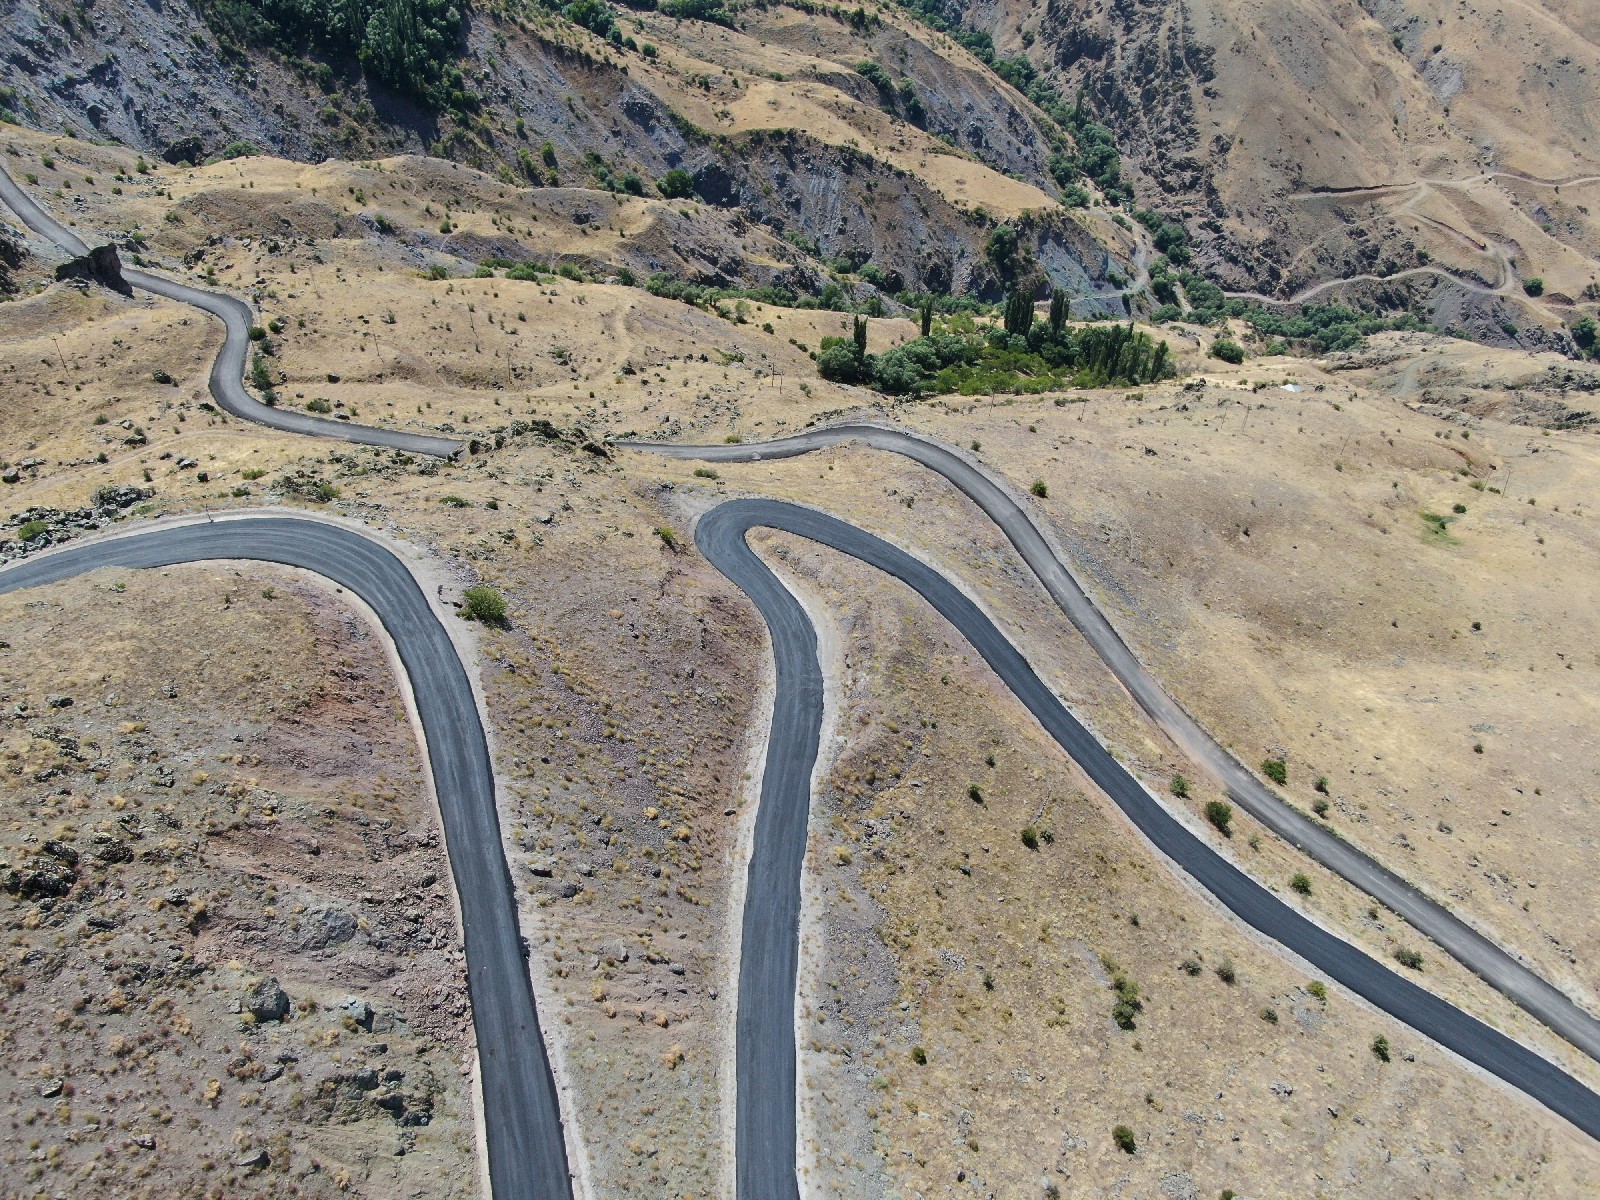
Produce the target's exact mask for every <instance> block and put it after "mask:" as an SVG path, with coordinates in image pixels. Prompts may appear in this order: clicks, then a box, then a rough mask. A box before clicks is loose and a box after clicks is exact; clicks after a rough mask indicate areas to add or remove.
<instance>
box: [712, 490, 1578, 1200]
mask: <svg viewBox="0 0 1600 1200" xmlns="http://www.w3.org/2000/svg"><path fill="white" fill-rule="evenodd" d="M757 526H762V527H766V528H769V529H779V530H783V531H785V532H788V533H793V534H797V535H798V536H800V537H803V538H808V539H810V540H811V541H813V542H817V543H819V544H820V545H823V546H828V547H831V548H833V549H835V550H838V551H841V552H842V553H845V554H848V555H851V556H852V557H854V558H857V559H860V560H861V561H862V562H865V563H868V564H870V565H871V566H874V567H877V568H878V569H879V570H881V571H884V572H886V573H887V574H889V575H891V576H893V577H894V578H896V579H899V580H901V581H902V582H904V583H906V584H908V585H909V586H910V587H911V588H912V589H913V590H915V591H916V592H917V593H918V594H919V595H920V596H922V598H923V599H924V600H926V601H927V602H928V603H929V604H930V605H932V606H933V608H934V609H935V611H937V612H938V613H939V614H940V615H941V616H942V617H944V618H945V619H946V620H947V621H949V622H950V624H951V625H953V626H954V627H955V628H956V630H957V631H958V632H960V634H961V635H962V636H963V637H965V638H966V639H967V641H968V642H970V643H971V644H972V647H973V649H975V650H976V651H977V652H978V653H979V654H981V655H982V656H983V659H984V661H985V662H987V663H988V664H989V666H990V667H992V668H993V669H994V671H995V673H996V674H997V675H998V676H999V677H1000V679H1001V681H1002V682H1003V683H1005V685H1006V686H1007V687H1008V688H1010V689H1011V691H1012V693H1013V694H1014V695H1015V696H1016V697H1017V699H1018V700H1020V701H1021V702H1022V703H1023V704H1024V705H1025V706H1026V707H1027V709H1028V711H1029V712H1031V713H1032V714H1033V715H1034V717H1035V718H1036V719H1037V720H1038V721H1039V723H1040V724H1041V725H1043V726H1044V728H1045V731H1046V732H1048V733H1049V734H1050V736H1051V737H1053V738H1054V739H1055V740H1056V741H1057V743H1059V744H1060V746H1061V747H1062V749H1064V750H1065V751H1066V752H1067V753H1068V754H1069V755H1070V756H1071V757H1072V759H1073V760H1074V761H1075V762H1076V763H1077V764H1078V765H1079V766H1080V767H1082V768H1083V770H1084V772H1085V773H1086V774H1087V775H1088V776H1089V778H1090V779H1092V780H1093V781H1094V782H1095V783H1096V784H1097V785H1098V786H1099V787H1100V788H1101V789H1102V790H1103V791H1104V792H1105V793H1106V795H1108V796H1109V797H1110V798H1111V799H1112V801H1113V802H1114V803H1116V805H1117V806H1118V807H1119V808H1120V809H1122V811H1123V813H1125V814H1126V815H1127V817H1128V819H1129V820H1131V821H1132V822H1133V823H1134V825H1136V826H1137V827H1138V829H1139V831H1140V832H1141V833H1143V834H1144V835H1145V836H1146V837H1147V838H1149V839H1150V841H1151V842H1152V843H1154V845H1155V846H1156V848H1157V849H1158V850H1160V851H1161V853H1162V854H1164V855H1166V856H1167V857H1168V858H1169V859H1170V860H1171V861H1172V862H1173V863H1175V864H1176V865H1177V866H1178V867H1179V868H1180V869H1181V870H1183V871H1185V872H1186V873H1187V874H1188V875H1189V876H1190V877H1191V878H1193V879H1194V881H1195V882H1196V883H1198V884H1199V885H1200V886H1201V887H1202V888H1204V889H1205V890H1206V891H1208V892H1210V893H1211V895H1213V896H1214V897H1216V898H1217V900H1219V901H1220V902H1221V903H1222V904H1223V905H1225V906H1226V907H1227V908H1228V909H1229V911H1231V912H1232V913H1234V914H1235V915H1236V916H1237V917H1239V918H1240V919H1241V920H1243V921H1244V922H1245V923H1246V924H1248V925H1250V926H1251V927H1252V928H1254V929H1256V930H1258V931H1260V932H1261V933H1263V934H1265V935H1266V936H1267V937H1269V938H1271V939H1272V940H1274V941H1275V942H1278V943H1279V944H1280V945H1282V946H1285V947H1287V948H1288V949H1289V950H1291V951H1293V952H1294V953H1295V954H1298V955H1299V956H1300V957H1301V958H1303V959H1305V960H1306V961H1307V962H1309V963H1311V964H1313V965H1314V966H1316V967H1317V968H1318V969H1319V970H1320V971H1322V972H1323V973H1324V974H1326V975H1327V976H1328V977H1329V978H1330V979H1333V980H1336V981H1337V982H1338V983H1340V984H1342V985H1343V986H1344V987H1346V988H1349V989H1350V990H1351V991H1352V992H1355V993H1356V994H1358V995H1360V996H1362V997H1364V998H1365V999H1367V1000H1368V1001H1369V1002H1371V1003H1372V1004H1374V1005H1376V1006H1377V1007H1378V1008H1380V1009H1382V1010H1383V1011H1384V1012H1386V1013H1388V1014H1389V1015H1390V1016H1392V1017H1394V1018H1396V1019H1397V1020H1399V1021H1401V1022H1403V1023H1405V1024H1407V1025H1409V1026H1411V1027H1412V1028H1413V1029H1415V1030H1417V1031H1418V1032H1420V1033H1423V1034H1425V1035H1426V1036H1428V1037H1430V1038H1432V1039H1433V1040H1434V1041H1436V1042H1438V1043H1439V1044H1441V1045H1443V1046H1445V1047H1447V1048H1448V1049H1450V1050H1452V1051H1454V1052H1455V1053H1456V1054H1459V1055H1460V1056H1461V1057H1462V1058H1464V1059H1466V1060H1467V1061H1469V1062H1472V1063H1475V1064H1477V1065H1478V1066H1480V1067H1482V1068H1483V1069H1484V1070H1486V1071H1489V1072H1490V1073H1492V1074H1494V1075H1496V1076H1498V1077H1499V1078H1500V1079H1502V1080H1504V1081H1505V1082H1507V1083H1509V1084H1511V1085H1512V1086H1513V1087H1515V1088H1517V1089H1518V1090H1520V1091H1522V1092H1525V1093H1526V1094H1528V1095H1529V1096H1531V1097H1533V1098H1534V1099H1535V1100H1538V1101H1539V1102H1540V1103H1541V1104H1543V1105H1545V1106H1546V1107H1547V1108H1549V1109H1551V1110H1552V1111H1553V1112H1555V1113H1558V1114H1559V1115H1561V1116H1563V1117H1565V1118H1566V1119H1567V1120H1569V1121H1571V1122H1572V1123H1573V1124H1574V1125H1576V1126H1577V1127H1578V1128H1580V1129H1582V1130H1583V1131H1584V1132H1585V1133H1587V1134H1589V1135H1590V1136H1591V1137H1595V1138H1600V1096H1597V1095H1595V1093H1594V1092H1592V1091H1590V1090H1589V1089H1588V1088H1587V1087H1585V1086H1584V1085H1583V1084H1582V1083H1580V1082H1578V1081H1577V1080H1576V1079H1574V1078H1573V1077H1572V1076H1570V1075H1568V1074H1567V1073H1566V1072H1564V1071H1562V1070H1561V1069H1560V1068H1559V1067H1557V1066H1555V1065H1554V1064H1553V1063H1551V1062H1550V1061H1549V1060H1548V1059H1545V1058H1542V1057H1540V1056H1539V1055H1538V1054H1535V1053H1534V1052H1533V1051H1531V1050H1529V1049H1528V1048H1527V1047H1525V1046H1523V1045H1521V1044H1520V1043H1518V1042H1515V1041H1513V1040H1512V1039H1511V1038H1508V1037H1507V1036H1506V1035H1504V1034H1502V1033H1500V1032H1498V1031H1497V1030H1495V1029H1492V1028H1490V1027H1489V1026H1488V1025H1486V1024H1484V1023H1483V1022H1482V1021H1479V1020H1477V1019H1476V1018H1474V1017H1471V1016H1469V1015H1467V1014H1466V1013H1464V1012H1462V1011H1461V1010H1460V1009H1458V1008H1456V1007H1454V1006H1453V1005H1451V1004H1448V1003H1446V1002H1445V1001H1444V1000H1441V999H1440V998H1439V997H1437V996H1435V995H1434V994H1433V993H1432V992H1429V991H1427V990H1426V989H1424V988H1421V987H1418V986H1417V985H1416V984H1415V983H1412V982H1411V981H1410V980H1409V979H1407V978H1405V977H1404V976H1402V975H1400V974H1399V973H1397V972H1395V971H1392V970H1390V969H1389V968H1388V967H1386V966H1384V965H1383V964H1382V963H1380V962H1378V961H1377V960H1375V959H1373V958H1371V957H1370V956H1368V955H1367V954H1366V953H1364V952H1363V951H1361V950H1359V949H1357V948H1356V947H1354V946H1352V945H1350V944H1349V943H1348V942H1345V941H1343V940H1342V939H1340V938H1338V937H1335V936H1334V935H1333V934H1331V933H1329V932H1328V931H1327V930H1325V929H1323V928H1321V927H1320V926H1318V925H1316V924H1314V923H1313V922H1311V921H1309V920H1307V919H1306V918H1305V917H1304V916H1302V915H1301V914H1300V913H1299V912H1297V911H1296V910H1295V909H1293V908H1291V907H1290V906H1289V905H1287V904H1285V903H1284V902H1283V901H1282V900H1279V899H1278V898H1277V897H1276V896H1275V895H1273V894H1272V892H1270V891H1269V890H1268V889H1267V888H1265V887H1263V886H1262V885H1261V884H1259V883H1257V882H1256V881H1255V880H1253V879H1251V878H1250V877H1249V876H1248V875H1246V874H1244V872H1242V871H1240V870H1239V869H1238V868H1236V867H1234V866H1233V865H1232V864H1230V863H1229V862H1228V861H1227V860H1226V859H1224V858H1223V857H1222V856H1221V855H1219V854H1217V853H1216V851H1215V850H1213V849H1212V848H1211V847H1210V846H1209V845H1208V844H1207V843H1206V842H1205V841H1204V840H1203V839H1201V838H1200V837H1197V836H1196V835H1195V834H1193V833H1191V832H1190V831H1189V830H1188V829H1187V828H1186V827H1185V826H1183V825H1182V824H1180V823H1179V822H1178V821H1177V820H1176V819H1175V818H1174V817H1173V816H1172V815H1171V814H1169V813H1168V812H1167V810H1166V809H1165V808H1163V807H1162V805H1161V804H1160V803H1159V802H1157V801H1156V800H1155V798H1154V797H1153V796H1151V794H1150V793H1149V792H1148V791H1147V790H1146V789H1145V788H1144V787H1143V786H1142V785H1141V784H1140V783H1139V782H1138V780H1136V779H1135V778H1134V777H1133V776H1132V775H1131V774H1129V773H1128V771H1127V769H1126V768H1124V767H1123V766H1122V764H1121V763H1119V762H1117V760H1116V759H1114V758H1112V757H1111V754H1110V753H1109V752H1108V751H1107V750H1106V749H1105V747H1104V746H1102V745H1101V744H1100V743H1099V742H1098V741H1096V740H1095V738H1094V736H1093V735H1092V734H1090V733H1089V732H1088V731H1087V730H1086V729H1084V727H1083V726H1082V725H1081V724H1079V723H1078V721H1077V720H1076V719H1075V718H1074V717H1073V716H1072V714H1071V713H1070V712H1069V711H1068V710H1067V708H1066V706H1065V705H1064V704H1063V703H1062V702H1061V701H1060V700H1059V699H1058V698H1057V697H1056V696H1055V695H1054V693H1052V692H1051V691H1050V689H1049V688H1048V687H1047V686H1046V685H1045V684H1044V682H1043V681H1042V680H1041V679H1040V678H1039V676H1038V675H1037V674H1036V673H1035V672H1034V670H1033V668H1032V667H1031V666H1030V665H1029V664H1028V662H1027V660H1026V659H1025V658H1023V656H1022V655H1021V653H1019V652H1018V650H1017V649H1016V647H1015V646H1013V645H1012V644H1011V643H1010V642H1009V641H1008V640H1007V639H1006V637H1005V636H1004V635H1003V634H1002V633H1001V632H1000V631H999V630H998V629H997V628H996V627H995V626H994V624H993V622H991V621H990V620H989V618H988V617H987V616H985V615H984V613H983V611H982V610H981V609H979V608H978V606H977V605H976V604H974V603H973V602H972V601H971V600H969V599H968V598H967V597H966V595H965V594H963V593H962V592H961V591H960V590H959V589H958V588H957V587H956V586H955V585H954V584H952V583H951V582H950V581H949V580H948V579H946V578H945V577H944V576H943V575H941V574H940V573H939V572H938V571H937V570H935V569H934V568H932V567H930V566H928V565H927V564H926V563H923V562H919V561H918V560H917V559H914V558H912V557H911V556H910V555H909V554H907V553H905V552H904V551H903V550H899V549H897V548H896V547H894V546H891V545H890V544H889V543H887V542H885V541H883V540H881V539H880V538H876V537H874V536H872V535H871V534H869V533H866V532H864V531H863V530H861V529H858V528H857V527H856V526H854V525H850V524H847V523H846V522H844V521H840V520H839V519H837V518H835V517H830V516H827V515H825V514H823V513H820V512H817V511H816V510H814V509H809V508H801V507H799V506H797V505H793V504H788V503H785V502H783V501H779V500H732V501H729V502H728V503H726V504H722V505H719V506H718V507H717V508H714V509H712V510H711V511H710V512H709V513H707V514H706V515H705V516H703V517H701V518H700V520H699V522H698V524H697V525H696V528H695V545H696V546H698V547H699V548H700V551H701V553H703V554H704V555H705V556H706V558H707V559H708V560H710V562H711V563H712V564H713V565H715V566H716V567H717V569H718V570H720V571H721V572H722V573H723V574H724V575H726V576H727V577H728V578H729V579H730V580H732V581H733V583H734V584H735V585H737V586H738V587H739V588H740V589H741V590H742V591H744V592H745V593H746V594H747V595H748V596H749V597H750V598H751V599H752V600H753V601H754V602H755V604H756V606H757V608H758V609H760V611H761V614H762V616H763V618H765V620H766V622H767V627H768V629H769V631H770V632H771V637H772V647H773V657H774V660H775V663H776V667H777V687H776V700H775V705H774V709H773V717H772V732H771V738H770V741H769V743H768V749H767V760H766V768H765V771H764V773H763V776H762V781H761V808H760V811H759V813H758V814H757V817H756V833H755V846H754V849H753V851H752V856H751V861H750V868H749V888H748V891H747V892H746V896H745V912H744V932H743V938H742V947H741V958H740V966H739V1013H738V1039H737V1048H736V1057H737V1093H736V1111H737V1124H736V1127H735V1143H736V1145H735V1155H736V1174H737V1180H738V1196H739V1200H798V1196H799V1188H798V1183H797V1177H796V1173H795V1149H796V1135H797V1129H796V1122H795V1104H796V1095H797V1092H796V1058H795V1025H794V1006H795V973H796V963H797V960H798V955H799V916H800V875H801V867H802V864H803V862H804V858H805V847H806V826H807V821H808V818H809V814H810V802H811V773H812V768H813V766H814V764H815V761H816V755H817V747H818V738H819V736H820V731H821V724H822V708H823V682H822V667H821V664H820V663H819V662H818V659H817V637H816V631H815V630H814V629H813V628H812V625H811V621H810V619H809V618H808V617H807V616H806V613H805V610H804V609H803V608H802V607H801V605H800V603H799V602H798V601H797V600H796V599H795V598H794V596H793V595H791V594H790V593H789V591H788V590H787V589H786V588H785V587H784V586H783V584H782V583H781V582H780V581H779V580H778V578H777V576H776V575H774V574H773V573H772V571H771V570H770V569H769V568H768V567H767V566H766V564H765V563H763V562H762V561H761V559H760V558H759V557H757V556H756V554H755V552H754V551H752V550H751V549H750V547H749V545H748V544H747V543H746V541H745V535H746V533H747V532H748V531H749V530H750V529H752V528H754V527H757Z"/></svg>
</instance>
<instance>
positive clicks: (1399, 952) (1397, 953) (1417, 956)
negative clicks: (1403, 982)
mask: <svg viewBox="0 0 1600 1200" xmlns="http://www.w3.org/2000/svg"><path fill="white" fill-rule="evenodd" d="M1394 960H1395V962H1397V963H1399V964H1400V965H1401V966H1402V967H1409V968H1410V969H1411V970H1413V971H1420V970H1422V952H1421V951H1419V950H1412V949H1410V948H1409V947H1407V946H1396V947H1395V948H1394Z"/></svg>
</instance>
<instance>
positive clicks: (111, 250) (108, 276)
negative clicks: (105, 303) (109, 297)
mask: <svg viewBox="0 0 1600 1200" xmlns="http://www.w3.org/2000/svg"><path fill="white" fill-rule="evenodd" d="M63 279H82V280H85V281H87V282H89V283H98V284H99V285H100V286H101V287H106V288H110V289H111V290H112V291H114V292H121V293H122V294H123V295H124V296H131V295H133V286H132V285H131V284H130V283H129V282H128V281H127V280H126V279H124V278H123V277H122V260H121V259H120V258H118V257H117V248H116V247H115V246H111V245H105V246H96V247H94V248H93V249H92V250H90V251H89V253H87V254H83V255H79V256H78V257H77V258H74V259H71V260H69V261H67V262H64V263H62V264H61V265H60V266H59V267H57V268H56V280H57V282H60V281H61V280H63Z"/></svg>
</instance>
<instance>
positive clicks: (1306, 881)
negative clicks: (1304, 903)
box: [1289, 871, 1311, 896]
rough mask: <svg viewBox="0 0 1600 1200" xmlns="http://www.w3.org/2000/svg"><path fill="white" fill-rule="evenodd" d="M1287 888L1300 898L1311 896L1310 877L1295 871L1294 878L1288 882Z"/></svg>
mask: <svg viewBox="0 0 1600 1200" xmlns="http://www.w3.org/2000/svg"><path fill="white" fill-rule="evenodd" d="M1289 886H1290V887H1291V888H1293V889H1294V890H1295V891H1296V892H1298V893H1299V894H1300V895H1302V896H1309V895H1311V876H1309V875H1307V874H1306V873H1305V872H1304V871H1296V872H1295V874H1294V878H1293V879H1291V880H1289Z"/></svg>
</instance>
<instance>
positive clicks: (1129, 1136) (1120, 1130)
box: [1111, 1125, 1139, 1154]
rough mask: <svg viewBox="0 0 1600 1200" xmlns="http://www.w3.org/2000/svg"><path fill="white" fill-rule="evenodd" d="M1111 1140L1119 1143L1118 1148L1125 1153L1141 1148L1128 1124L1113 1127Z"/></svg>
mask: <svg viewBox="0 0 1600 1200" xmlns="http://www.w3.org/2000/svg"><path fill="white" fill-rule="evenodd" d="M1111 1140H1112V1141H1113V1142H1115V1143H1116V1144H1117V1149H1118V1150H1121V1151H1122V1152H1123V1153H1124V1154H1132V1153H1133V1152H1134V1151H1135V1150H1137V1149H1138V1148H1139V1143H1138V1142H1137V1141H1136V1140H1135V1138H1134V1136H1133V1130H1131V1129H1129V1128H1128V1127H1127V1126H1126V1125H1118V1126H1116V1127H1115V1128H1114V1129H1112V1131H1111Z"/></svg>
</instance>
